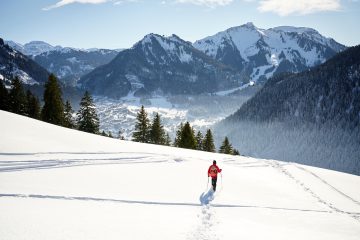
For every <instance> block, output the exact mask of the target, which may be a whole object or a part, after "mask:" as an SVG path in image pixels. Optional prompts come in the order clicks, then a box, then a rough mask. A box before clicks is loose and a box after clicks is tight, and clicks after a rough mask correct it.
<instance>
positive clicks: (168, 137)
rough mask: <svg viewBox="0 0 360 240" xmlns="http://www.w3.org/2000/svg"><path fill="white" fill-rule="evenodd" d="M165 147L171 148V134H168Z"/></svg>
mask: <svg viewBox="0 0 360 240" xmlns="http://www.w3.org/2000/svg"><path fill="white" fill-rule="evenodd" d="M165 145H166V146H171V139H170V136H169V133H166V137H165Z"/></svg>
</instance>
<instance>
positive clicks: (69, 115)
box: [64, 101, 75, 128]
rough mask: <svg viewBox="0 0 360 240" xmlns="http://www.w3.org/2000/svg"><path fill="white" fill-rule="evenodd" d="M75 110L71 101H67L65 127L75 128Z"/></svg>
mask: <svg viewBox="0 0 360 240" xmlns="http://www.w3.org/2000/svg"><path fill="white" fill-rule="evenodd" d="M73 114H74V110H73V109H72V107H71V104H70V102H69V101H66V103H65V111H64V127H67V128H75V121H74V117H73Z"/></svg>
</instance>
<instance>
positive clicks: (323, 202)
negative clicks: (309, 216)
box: [268, 160, 360, 222]
mask: <svg viewBox="0 0 360 240" xmlns="http://www.w3.org/2000/svg"><path fill="white" fill-rule="evenodd" d="M268 163H269V165H270V166H271V167H273V168H275V169H277V170H278V171H280V172H281V173H283V174H284V175H286V176H287V177H288V178H290V179H292V180H293V181H295V182H296V184H298V185H300V186H301V187H302V188H303V189H304V190H305V192H308V193H310V195H311V196H312V197H314V198H315V199H317V201H318V202H320V203H321V204H323V205H325V206H326V207H328V208H330V209H332V210H333V211H334V212H336V213H340V214H345V215H346V216H350V217H351V218H353V219H355V220H357V221H358V222H360V217H359V216H358V215H357V214H356V213H349V212H345V211H342V210H340V209H339V208H337V207H335V206H333V205H332V204H331V203H329V202H327V201H325V200H323V199H322V198H321V197H319V196H318V195H317V194H316V193H314V192H313V191H312V190H311V189H310V188H308V187H307V186H305V184H304V183H303V182H301V181H300V180H299V179H297V178H295V177H294V176H293V175H292V174H291V173H290V172H289V171H288V170H286V169H285V168H283V167H282V166H281V165H280V163H278V162H276V161H271V160H269V162H268Z"/></svg>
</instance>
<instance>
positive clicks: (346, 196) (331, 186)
mask: <svg viewBox="0 0 360 240" xmlns="http://www.w3.org/2000/svg"><path fill="white" fill-rule="evenodd" d="M295 166H296V167H297V168H299V169H301V170H303V171H304V172H307V173H309V174H311V175H313V176H314V177H315V178H317V179H319V180H320V181H321V182H322V183H324V184H325V185H327V186H329V187H330V188H332V189H333V190H334V191H336V192H337V193H339V194H340V195H342V196H343V197H345V198H347V199H349V200H350V201H352V202H353V203H355V204H357V205H359V206H360V202H359V201H357V200H355V199H353V198H352V197H350V196H349V195H347V194H345V193H343V192H342V191H340V190H339V189H337V188H336V187H334V186H333V185H331V184H330V183H328V182H327V181H325V180H324V179H322V178H321V177H319V176H318V175H316V174H315V173H313V172H312V171H310V170H308V169H306V168H304V167H301V166H299V165H298V164H295Z"/></svg>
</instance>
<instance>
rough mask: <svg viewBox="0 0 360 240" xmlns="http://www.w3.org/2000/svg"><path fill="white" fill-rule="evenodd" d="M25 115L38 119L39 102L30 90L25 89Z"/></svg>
mask: <svg viewBox="0 0 360 240" xmlns="http://www.w3.org/2000/svg"><path fill="white" fill-rule="evenodd" d="M26 103H27V106H26V115H27V116H29V117H31V118H35V119H40V102H39V99H38V98H37V97H36V96H34V95H33V94H32V93H31V92H30V90H27V91H26Z"/></svg>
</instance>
